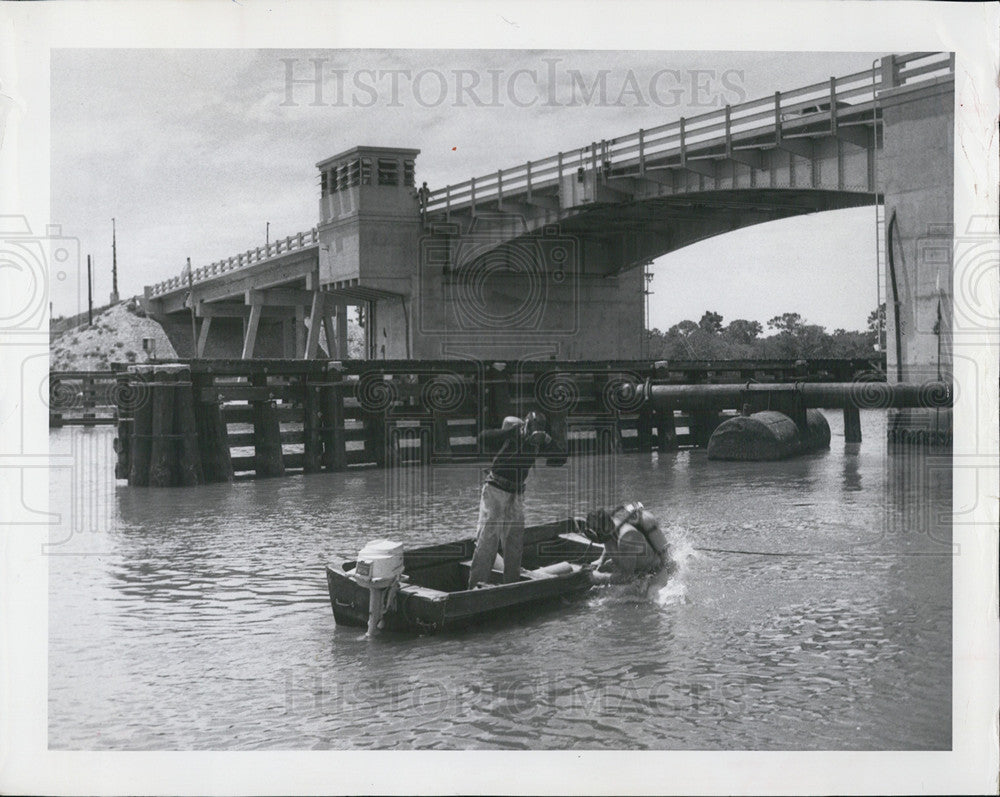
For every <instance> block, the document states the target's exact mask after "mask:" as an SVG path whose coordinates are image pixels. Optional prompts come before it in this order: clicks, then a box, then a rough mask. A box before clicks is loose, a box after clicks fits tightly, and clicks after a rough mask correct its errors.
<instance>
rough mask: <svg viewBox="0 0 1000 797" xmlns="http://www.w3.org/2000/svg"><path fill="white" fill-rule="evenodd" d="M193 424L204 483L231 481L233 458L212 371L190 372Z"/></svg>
mask: <svg viewBox="0 0 1000 797" xmlns="http://www.w3.org/2000/svg"><path fill="white" fill-rule="evenodd" d="M191 382H192V385H193V386H194V394H195V405H196V407H197V412H196V413H195V423H196V426H197V430H198V447H199V449H200V452H201V468H202V474H203V476H204V478H205V481H206V482H231V481H232V480H233V460H232V455H231V454H230V451H229V431H228V429H227V427H226V424H225V423H224V422H223V420H222V402H221V401H220V399H219V397H218V394H217V393H215V384H214V383H215V377H214V376H212V374H210V373H208V374H206V373H202V374H192V378H191Z"/></svg>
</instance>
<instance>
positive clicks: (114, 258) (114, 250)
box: [111, 218, 118, 304]
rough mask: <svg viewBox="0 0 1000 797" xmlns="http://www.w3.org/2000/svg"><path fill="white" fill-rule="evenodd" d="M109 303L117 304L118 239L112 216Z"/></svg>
mask: <svg viewBox="0 0 1000 797" xmlns="http://www.w3.org/2000/svg"><path fill="white" fill-rule="evenodd" d="M111 304H118V241H117V237H116V235H115V220H114V219H113V218H112V219H111Z"/></svg>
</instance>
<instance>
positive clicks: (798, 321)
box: [767, 313, 802, 335]
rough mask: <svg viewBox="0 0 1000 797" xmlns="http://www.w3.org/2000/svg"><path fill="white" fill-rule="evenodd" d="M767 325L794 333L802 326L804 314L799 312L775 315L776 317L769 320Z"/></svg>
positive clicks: (780, 330) (779, 330)
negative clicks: (801, 314)
mask: <svg viewBox="0 0 1000 797" xmlns="http://www.w3.org/2000/svg"><path fill="white" fill-rule="evenodd" d="M767 325H768V327H770V328H771V329H776V330H778V332H787V333H788V334H790V335H793V334H795V332H796V330H798V329H799V327H801V326H802V316H800V315H799V314H798V313H782V314H781V315H776V316H774V318H772V319H771V320H770V321H768V322H767Z"/></svg>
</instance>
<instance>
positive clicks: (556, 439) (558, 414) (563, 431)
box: [545, 410, 569, 466]
mask: <svg viewBox="0 0 1000 797" xmlns="http://www.w3.org/2000/svg"><path fill="white" fill-rule="evenodd" d="M547 417H548V419H549V435H550V436H551V437H552V443H551V445H550V446H549V455H548V457H546V459H545V464H546V465H552V466H558V465H565V464H566V459H567V457H568V456H569V428H568V424H567V423H566V411H565V410H552V411H551V412H549V413H547Z"/></svg>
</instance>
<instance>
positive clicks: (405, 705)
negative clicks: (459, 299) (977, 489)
mask: <svg viewBox="0 0 1000 797" xmlns="http://www.w3.org/2000/svg"><path fill="white" fill-rule="evenodd" d="M828 417H829V419H830V423H831V427H832V429H833V433H834V438H833V444H832V448H831V450H830V451H828V452H821V453H817V454H813V455H809V456H806V457H802V458H800V459H796V460H790V461H787V462H779V463H766V464H765V463H711V462H708V461H707V459H706V458H705V454H704V452H702V451H682V452H677V453H673V454H665V455H663V456H655V455H654V456H652V457H649V456H640V455H624V456H619V457H616V458H613V459H605V460H603V461H600V462H594V461H590V462H585V461H583V460H577V461H576V462H575V463H573V462H571V463H570V465H569V466H567V467H565V468H544V467H542V468H539V469H538V472H537V473H535V474H534V475H533V476H532V477H531V481H530V483H529V485H530V486H529V493H528V496H527V500H526V512H527V516H528V519H529V522H531V521H532V520H544V519H549V518H552V517H555V516H560V515H565V514H567V513H569V512H574V513H577V512H580V511H581V510H584V509H586V508H587V507H588V506H589V505H590V504H591V503H592V501H593V496H594V495H600V494H601V493H602V492H606V491H607V490H608V482H607V479H608V476H607V474H609V473H613V474H614V483H615V494H616V495H617V496H619V497H620V498H622V499H626V498H635V499H638V500H641V501H643V502H644V503H645V504H646V505H647V506H648V507H649V508H650V509H651V510H652V511H654V512H655V513H657V514H658V515H659V517H660V518H661V520H662V522H663V523H664V525H665V526H668V527H669V528H670V535H671V538H672V541H673V543H674V545H675V550H676V551H677V552H678V555H679V557H680V559H681V560H682V567H681V570H680V571H679V573H678V575H677V576H676V578H675V579H674V580H672V581H671V582H668V583H667V584H666V585H662V584H658V585H654V587H652V588H650V589H648V590H647V591H646V594H645V596H639V595H638V594H630V593H628V592H627V591H626V592H621V591H618V592H616V591H615V590H614V589H605V590H595V591H592V592H591V593H589V594H588V595H586V596H584V597H582V598H577V599H573V600H566V601H565V602H564V603H563V604H561V605H557V606H555V607H550V608H548V609H546V610H544V611H539V612H535V613H533V614H529V615H527V616H521V617H517V618H512V619H510V620H508V621H506V622H503V623H500V624H498V625H497V626H495V627H490V628H489V629H480V630H471V631H468V632H464V633H456V634H448V635H442V636H438V637H426V638H424V637H394V636H391V635H390V636H382V637H380V638H377V639H374V640H366V639H364V638H363V636H362V634H361V630H360V629H346V628H337V627H335V625H334V622H333V617H332V613H331V612H330V608H329V604H328V602H327V596H326V591H325V581H324V575H323V564H324V562H325V561H326V560H327V558H329V557H331V556H333V555H336V554H340V553H349V552H353V551H356V550H357V549H358V548H359V547H360V546H361V545H362V544H363V543H364V542H365V541H367V540H368V539H371V538H373V537H376V536H382V535H383V534H385V533H386V532H387V531H388V533H389V534H391V535H393V536H396V537H398V538H400V539H402V540H404V541H405V542H406V543H407V544H408V545H415V544H420V543H427V542H431V541H444V540H448V539H451V538H454V537H458V536H471V535H472V531H473V529H474V525H475V520H476V510H477V506H478V504H477V485H478V481H479V478H480V474H479V469H480V467H481V466H463V467H459V466H448V467H435V468H412V469H404V470H402V471H377V470H368V471H354V472H349V473H341V474H315V475H310V476H305V477H291V478H285V479H273V480H260V481H244V482H239V483H236V484H232V485H211V486H205V487H199V488H192V489H174V490H154V489H130V488H128V487H125V486H116V485H114V483H113V481H110V480H108V478H107V475H106V474H105V473H103V470H102V469H101V468H87V467H78V468H69V469H66V470H64V471H59V472H56V473H54V474H53V490H52V504H53V511H62V513H63V521H62V523H61V525H60V526H59V527H57V528H55V529H54V530H53V533H52V540H53V541H54V542H56V541H62V542H61V544H59V545H55V546H54V547H53V549H52V552H53V553H55V554H59V555H54V556H52V557H51V559H50V562H51V565H50V573H51V586H50V593H51V595H50V597H51V600H50V655H49V677H50V705H49V723H50V744H51V746H52V747H54V748H63V749H77V748H80V749H107V748H111V749H255V748H269V749H312V748H315V749H327V748H378V749H386V748H388V749H417V748H419V749H433V748H443V749H447V748H489V749H568V748H584V749H596V748H601V749H606V748H627V749H647V748H650V749H681V748H684V749H718V748H724V749H741V748H746V749H887V748H893V749H943V748H948V747H950V743H951V719H950V717H951V709H950V698H951V553H952V551H951V546H950V527H949V523H950V508H951V492H950V491H951V487H950V470H949V460H948V459H947V458H946V457H943V456H942V455H940V454H937V455H928V454H927V453H926V452H918V451H914V450H896V449H893V450H892V451H891V452H889V453H887V451H886V444H885V443H884V442H883V441H884V426H883V424H884V419H883V417H882V416H881V415H880V414H878V413H863V415H862V419H863V427H864V435H865V441H864V442H863V443H861V444H860V445H858V444H850V445H845V444H844V442H843V436H842V431H841V430H842V425H841V424H840V417H839V414H834V413H830V414H829V416H828ZM112 436H113V433H112V432H110V431H109V430H100V429H99V430H81V429H71V428H66V429H62V430H59V431H55V432H53V433H52V436H51V443H52V449H53V453H54V454H59V453H64V454H69V453H71V452H72V451H74V450H86V451H95V450H98V451H99V450H101V448H102V445H106V446H108V447H110V440H111V437H112ZM601 474H604V475H603V476H602V475H601ZM83 516H85V518H84V520H85V522H81V517H83ZM64 538H65V539H64ZM732 551H741V552H742V553H732ZM63 554H65V555H63ZM68 554H73V555H68Z"/></svg>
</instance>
